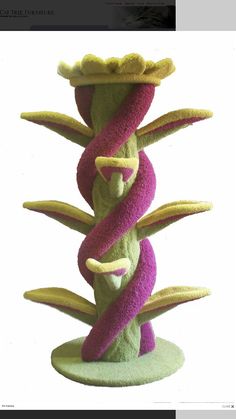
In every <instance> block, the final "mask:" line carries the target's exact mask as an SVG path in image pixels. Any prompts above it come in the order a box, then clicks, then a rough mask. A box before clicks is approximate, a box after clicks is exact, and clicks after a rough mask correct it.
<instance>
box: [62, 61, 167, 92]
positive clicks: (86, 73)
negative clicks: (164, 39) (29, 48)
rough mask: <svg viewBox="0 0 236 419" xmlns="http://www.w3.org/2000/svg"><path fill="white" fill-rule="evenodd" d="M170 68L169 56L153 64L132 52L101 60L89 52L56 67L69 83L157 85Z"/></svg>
mask: <svg viewBox="0 0 236 419" xmlns="http://www.w3.org/2000/svg"><path fill="white" fill-rule="evenodd" d="M174 70H175V67H174V64H173V62H172V60H171V59H170V58H165V59H164V60H161V61H158V62H157V63H154V62H153V61H145V60H144V59H143V57H142V56H141V55H139V54H136V53H131V54H127V55H125V56H124V57H122V58H116V57H111V58H108V59H107V60H105V61H104V60H103V59H102V58H100V57H96V56H95V55H93V54H87V55H85V56H84V58H83V59H82V61H81V62H79V61H77V62H76V63H75V64H74V65H73V66H69V65H68V64H66V63H64V62H61V63H60V64H59V66H58V74H60V75H61V76H62V77H64V78H66V79H69V80H70V83H71V85H72V86H78V85H89V84H97V83H106V84H107V83H119V82H121V83H122V82H128V83H129V82H132V83H153V84H156V85H159V84H160V80H161V79H164V78H165V77H167V76H169V75H170V74H171V73H173V71H174Z"/></svg>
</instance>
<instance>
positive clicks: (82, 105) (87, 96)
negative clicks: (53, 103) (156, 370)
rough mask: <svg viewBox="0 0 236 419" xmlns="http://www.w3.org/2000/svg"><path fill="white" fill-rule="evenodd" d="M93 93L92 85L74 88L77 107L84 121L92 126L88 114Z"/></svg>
mask: <svg viewBox="0 0 236 419" xmlns="http://www.w3.org/2000/svg"><path fill="white" fill-rule="evenodd" d="M93 94H94V86H83V87H76V88H75V101H76V105H77V109H78V111H79V113H80V115H81V116H82V118H83V120H84V122H85V123H86V124H87V125H88V126H89V127H92V120H91V114H90V108H91V104H92V98H93Z"/></svg>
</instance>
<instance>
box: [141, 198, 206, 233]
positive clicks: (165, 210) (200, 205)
mask: <svg viewBox="0 0 236 419" xmlns="http://www.w3.org/2000/svg"><path fill="white" fill-rule="evenodd" d="M211 208H212V204H211V203H210V202H201V201H175V202H170V203H169V204H165V205H162V206H161V207H159V208H157V209H156V210H154V211H153V212H151V213H150V214H148V215H145V217H143V218H141V220H139V221H138V223H137V229H138V238H139V240H142V239H143V238H145V237H148V236H150V235H151V234H154V233H156V232H157V231H160V230H162V229H163V228H164V227H167V226H168V225H170V224H172V223H174V222H176V221H178V220H180V219H181V218H183V217H187V216H188V215H193V214H199V213H200V212H204V211H209V210H210V209H211Z"/></svg>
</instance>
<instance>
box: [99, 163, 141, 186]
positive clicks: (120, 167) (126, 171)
mask: <svg viewBox="0 0 236 419" xmlns="http://www.w3.org/2000/svg"><path fill="white" fill-rule="evenodd" d="M138 164H139V160H138V159H137V158H129V159H127V158H114V157H97V158H96V160H95V165H96V168H97V170H98V172H99V173H100V175H101V176H102V177H103V179H104V180H105V182H107V181H109V180H110V179H111V175H112V173H114V171H120V173H122V175H123V180H124V182H127V180H129V178H130V176H132V175H134V174H136V172H137V170H138Z"/></svg>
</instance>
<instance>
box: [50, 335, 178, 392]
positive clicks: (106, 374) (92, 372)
mask: <svg viewBox="0 0 236 419" xmlns="http://www.w3.org/2000/svg"><path fill="white" fill-rule="evenodd" d="M83 340H84V338H79V339H75V340H72V341H70V342H67V343H64V344H63V345H61V346H59V347H58V348H56V349H54V351H53V352H52V365H53V367H54V368H55V369H56V370H57V371H58V372H59V373H60V374H62V375H64V376H65V377H67V378H70V379H71V380H74V381H78V382H79V383H83V384H88V385H94V386H107V387H123V386H135V385H140V384H145V383H151V382H153V381H157V380H161V379H162V378H164V377H167V376H168V375H171V374H173V373H174V372H176V371H177V370H178V369H179V368H180V367H181V366H182V365H183V363H184V355H183V352H182V351H181V349H180V348H178V346H176V345H175V344H174V343H171V342H168V341H167V340H164V339H161V338H157V339H156V343H157V346H156V349H154V351H152V352H149V353H148V354H146V355H143V356H141V357H139V358H135V359H133V360H131V361H128V362H104V361H97V362H84V361H83V360H82V359H81V356H80V350H81V346H82V343H83Z"/></svg>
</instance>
